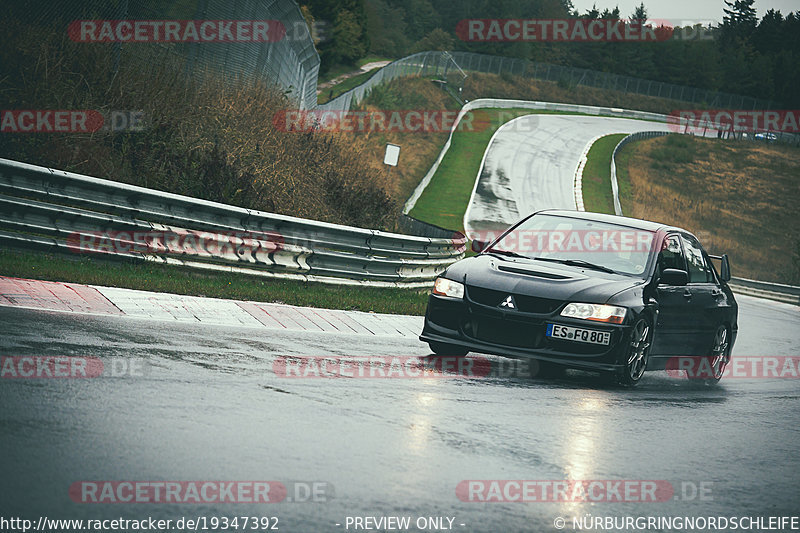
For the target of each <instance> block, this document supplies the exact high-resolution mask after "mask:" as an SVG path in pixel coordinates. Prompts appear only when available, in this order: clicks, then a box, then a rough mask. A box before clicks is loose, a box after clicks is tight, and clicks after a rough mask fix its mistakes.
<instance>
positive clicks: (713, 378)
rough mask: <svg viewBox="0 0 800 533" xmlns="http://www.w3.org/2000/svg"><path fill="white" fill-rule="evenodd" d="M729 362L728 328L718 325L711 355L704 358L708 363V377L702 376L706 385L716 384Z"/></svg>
mask: <svg viewBox="0 0 800 533" xmlns="http://www.w3.org/2000/svg"><path fill="white" fill-rule="evenodd" d="M730 360H731V343H730V342H729V341H728V327H727V326H725V325H724V324H723V325H720V326H719V327H718V328H717V332H716V333H715V334H714V344H713V345H712V346H711V353H710V355H708V357H706V361H707V362H708V366H707V367H706V368H708V369H709V370H708V375H706V376H703V379H704V381H705V382H706V383H717V382H718V381H719V380H720V379H722V374H724V373H725V367H727V366H728V362H729V361H730Z"/></svg>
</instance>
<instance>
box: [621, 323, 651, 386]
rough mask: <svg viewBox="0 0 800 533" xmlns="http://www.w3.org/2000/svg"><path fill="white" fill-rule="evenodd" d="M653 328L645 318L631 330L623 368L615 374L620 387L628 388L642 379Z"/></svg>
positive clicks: (648, 355) (647, 359) (648, 356)
mask: <svg viewBox="0 0 800 533" xmlns="http://www.w3.org/2000/svg"><path fill="white" fill-rule="evenodd" d="M652 341H653V327H652V325H651V324H650V321H649V320H647V319H646V318H644V317H643V318H640V319H638V320H637V321H636V323H634V325H633V327H632V328H631V337H630V341H629V342H628V347H627V348H626V350H625V358H624V359H623V363H624V368H623V369H622V371H620V372H619V374H617V381H618V382H619V384H620V385H624V386H626V387H630V386H633V385H636V384H637V383H638V382H639V380H641V379H642V376H643V375H644V371H645V369H646V368H647V362H648V361H649V360H650V346H651V344H652Z"/></svg>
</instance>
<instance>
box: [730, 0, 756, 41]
mask: <svg viewBox="0 0 800 533" xmlns="http://www.w3.org/2000/svg"><path fill="white" fill-rule="evenodd" d="M754 2H755V0H725V5H726V6H728V7H727V8H723V9H722V11H723V12H724V13H725V15H724V16H723V17H722V27H721V29H722V41H723V43H722V44H723V45H725V46H730V45H731V44H732V43H733V41H736V40H740V41H741V40H749V39H750V36H751V35H752V33H753V31H754V30H755V29H756V25H757V24H758V18H757V17H756V9H755V8H754V7H753V3H754Z"/></svg>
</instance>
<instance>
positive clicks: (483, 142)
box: [409, 108, 613, 232]
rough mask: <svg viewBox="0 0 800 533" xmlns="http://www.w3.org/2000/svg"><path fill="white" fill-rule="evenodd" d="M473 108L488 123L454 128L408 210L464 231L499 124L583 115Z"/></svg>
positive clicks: (418, 215)
mask: <svg viewBox="0 0 800 533" xmlns="http://www.w3.org/2000/svg"><path fill="white" fill-rule="evenodd" d="M475 111H476V112H481V113H482V112H485V113H487V116H488V119H489V121H490V126H489V127H487V128H485V129H481V130H480V131H468V130H464V131H457V132H456V133H455V134H454V135H453V142H452V143H451V144H450V149H449V150H448V151H447V154H445V156H444V159H443V160H442V163H441V164H440V165H439V168H438V169H437V170H436V173H435V174H434V175H433V178H432V179H431V182H430V183H429V184H428V186H427V187H426V188H425V191H424V192H423V193H422V196H420V197H419V199H418V200H417V203H416V204H415V205H414V208H413V209H412V210H411V212H410V213H409V214H410V215H411V216H413V217H415V218H417V219H419V220H422V221H424V222H428V223H430V224H436V225H437V226H441V227H443V228H448V229H452V230H458V231H461V232H463V231H464V213H465V212H466V210H467V204H468V203H469V197H470V195H471V194H472V189H473V187H474V185H475V179H476V178H477V176H478V171H479V170H480V166H481V160H482V159H483V153H484V152H485V151H486V148H487V147H488V145H489V141H490V140H491V138H492V135H494V132H495V131H497V129H498V128H499V127H500V126H502V125H503V124H505V123H506V122H508V121H510V120H512V119H514V118H517V117H521V116H524V115H537V114H538V115H585V113H572V112H569V113H568V112H564V111H549V110H539V109H496V108H488V109H478V110H475ZM612 149H613V148H612ZM612 213H613V206H612Z"/></svg>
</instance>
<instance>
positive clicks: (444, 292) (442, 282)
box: [433, 278, 464, 298]
mask: <svg viewBox="0 0 800 533" xmlns="http://www.w3.org/2000/svg"><path fill="white" fill-rule="evenodd" d="M433 294H435V295H437V296H447V297H448V298H463V297H464V285H463V284H461V283H459V282H457V281H453V280H451V279H447V278H436V282H435V283H434V284H433Z"/></svg>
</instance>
